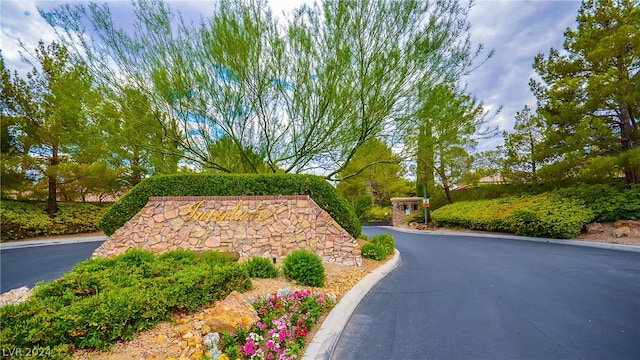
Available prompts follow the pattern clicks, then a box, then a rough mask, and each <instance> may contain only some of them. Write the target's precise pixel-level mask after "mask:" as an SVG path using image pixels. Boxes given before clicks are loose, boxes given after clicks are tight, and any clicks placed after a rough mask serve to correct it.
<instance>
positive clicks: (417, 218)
mask: <svg viewBox="0 0 640 360" xmlns="http://www.w3.org/2000/svg"><path fill="white" fill-rule="evenodd" d="M410 223H419V224H424V211H418V212H415V213H413V214H411V215H408V216H407V224H410Z"/></svg>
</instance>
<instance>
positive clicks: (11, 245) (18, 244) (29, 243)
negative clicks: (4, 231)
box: [0, 235, 108, 251]
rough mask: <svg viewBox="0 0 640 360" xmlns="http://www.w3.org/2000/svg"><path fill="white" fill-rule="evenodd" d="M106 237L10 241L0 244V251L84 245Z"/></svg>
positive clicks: (103, 239)
mask: <svg viewBox="0 0 640 360" xmlns="http://www.w3.org/2000/svg"><path fill="white" fill-rule="evenodd" d="M107 239H108V237H107V236H105V235H93V236H82V237H74V238H67V239H59V240H56V239H49V240H25V241H11V242H4V243H0V251H1V250H10V249H24V248H30V247H37V246H51V245H65V244H77V243H85V242H92V241H105V240H107Z"/></svg>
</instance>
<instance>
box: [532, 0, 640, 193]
mask: <svg viewBox="0 0 640 360" xmlns="http://www.w3.org/2000/svg"><path fill="white" fill-rule="evenodd" d="M577 21H578V26H577V28H576V29H575V30H574V29H568V30H567V31H566V32H565V34H564V35H565V42H564V46H563V47H564V50H565V51H566V54H564V53H562V52H561V51H559V50H556V49H553V48H552V49H551V50H550V53H549V55H548V57H547V58H545V57H544V55H543V54H539V55H537V56H536V58H535V63H534V68H535V70H536V72H537V73H538V74H539V75H540V77H541V78H542V82H537V81H534V80H531V82H530V85H531V88H532V90H533V92H534V94H535V96H536V97H537V99H538V113H539V114H540V115H542V117H543V119H544V120H545V123H546V132H545V138H546V140H545V145H544V146H542V147H541V148H544V149H545V150H546V151H547V153H546V154H545V157H546V159H547V160H550V161H551V162H553V164H552V165H551V167H550V168H549V169H553V170H554V174H553V175H554V176H555V177H556V178H566V177H577V176H581V174H582V173H583V170H584V169H585V167H587V166H589V164H590V163H591V162H592V160H593V159H594V158H598V157H609V158H613V159H615V164H616V166H617V167H618V168H619V169H620V171H621V172H624V174H625V177H626V180H627V183H628V184H637V183H640V167H639V166H638V160H637V159H638V158H639V157H640V151H639V150H638V144H639V142H640V128H639V125H638V121H639V119H640V75H639V74H640V31H638V29H640V5H639V3H638V2H637V1H635V0H599V1H594V0H585V1H584V2H583V3H582V6H581V8H580V10H579V13H578V17H577ZM549 169H547V170H549Z"/></svg>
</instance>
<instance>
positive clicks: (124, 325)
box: [0, 249, 251, 358]
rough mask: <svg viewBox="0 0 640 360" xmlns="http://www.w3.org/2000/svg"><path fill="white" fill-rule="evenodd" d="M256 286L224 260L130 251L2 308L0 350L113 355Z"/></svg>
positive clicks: (88, 264) (83, 266) (85, 265)
mask: <svg viewBox="0 0 640 360" xmlns="http://www.w3.org/2000/svg"><path fill="white" fill-rule="evenodd" d="M216 259H217V260H216ZM250 287H251V281H250V279H249V277H248V274H247V272H246V269H244V268H242V267H241V266H239V265H238V264H237V263H235V262H233V261H232V260H230V259H229V258H228V257H225V256H207V253H204V254H203V256H199V255H198V254H195V253H193V252H191V251H188V250H175V251H169V252H166V253H165V254H162V255H159V256H158V255H155V254H152V253H150V252H148V251H143V250H136V249H132V250H129V251H128V252H127V253H125V254H124V255H121V256H117V257H114V258H109V259H103V258H97V259H90V260H86V261H83V262H81V263H79V264H78V265H76V266H75V267H74V268H73V269H72V270H71V271H69V272H68V273H66V274H64V275H63V276H62V277H60V278H59V279H57V280H54V281H50V282H41V283H38V284H37V285H36V287H35V288H34V289H33V295H32V296H31V298H30V299H29V300H28V301H26V302H24V303H21V304H17V305H8V306H4V307H2V308H0V322H1V323H2V328H1V329H0V343H2V344H3V346H5V345H7V346H11V347H16V348H33V347H51V348H52V349H55V351H56V355H55V356H54V357H58V356H59V357H60V358H65V357H68V356H69V353H68V352H69V351H71V349H72V348H95V349H107V348H108V347H109V346H111V345H112V344H113V343H115V342H116V341H119V340H128V339H131V338H132V337H133V335H134V334H135V333H136V332H139V331H142V330H145V329H149V328H152V327H154V326H155V325H156V324H157V323H158V322H160V321H164V320H169V319H170V316H171V313H172V312H175V311H193V310H195V309H197V308H199V307H201V306H203V305H205V304H208V303H212V302H213V301H215V300H219V299H222V298H224V297H226V296H227V295H228V294H229V293H231V292H232V291H234V290H237V291H244V290H245V289H248V288H250Z"/></svg>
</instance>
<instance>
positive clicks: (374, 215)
mask: <svg viewBox="0 0 640 360" xmlns="http://www.w3.org/2000/svg"><path fill="white" fill-rule="evenodd" d="M392 215H393V209H392V208H391V206H384V207H381V206H378V205H373V206H371V207H370V208H369V221H391V217H392Z"/></svg>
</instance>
